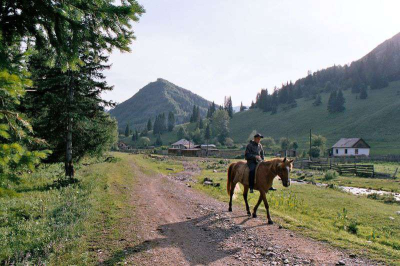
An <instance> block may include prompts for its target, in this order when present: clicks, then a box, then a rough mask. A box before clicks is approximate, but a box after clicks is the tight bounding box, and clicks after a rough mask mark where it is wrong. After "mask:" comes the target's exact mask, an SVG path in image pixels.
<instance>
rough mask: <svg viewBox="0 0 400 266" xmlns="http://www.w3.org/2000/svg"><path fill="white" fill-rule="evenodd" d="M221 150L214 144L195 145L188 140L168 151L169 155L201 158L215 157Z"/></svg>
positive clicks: (178, 143)
mask: <svg viewBox="0 0 400 266" xmlns="http://www.w3.org/2000/svg"><path fill="white" fill-rule="evenodd" d="M218 153H219V150H218V149H217V148H216V146H215V145H214V144H208V145H207V144H201V145H195V144H194V143H193V142H191V141H188V140H186V139H181V140H179V141H177V142H175V143H173V144H171V148H169V149H168V154H169V155H178V156H188V157H200V156H215V155H217V154H218Z"/></svg>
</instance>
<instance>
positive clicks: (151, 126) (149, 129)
mask: <svg viewBox="0 0 400 266" xmlns="http://www.w3.org/2000/svg"><path fill="white" fill-rule="evenodd" d="M152 129H153V125H152V123H151V118H149V120H148V121H147V130H148V131H151V130H152Z"/></svg>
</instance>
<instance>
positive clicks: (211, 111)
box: [207, 102, 217, 118]
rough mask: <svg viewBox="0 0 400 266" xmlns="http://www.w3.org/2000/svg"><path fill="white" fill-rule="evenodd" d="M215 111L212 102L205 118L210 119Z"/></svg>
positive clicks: (215, 108) (215, 107)
mask: <svg viewBox="0 0 400 266" xmlns="http://www.w3.org/2000/svg"><path fill="white" fill-rule="evenodd" d="M216 110H217V106H216V105H215V103H214V102H212V104H211V105H210V106H209V107H208V111H207V118H211V117H212V116H213V114H214V112H215V111H216Z"/></svg>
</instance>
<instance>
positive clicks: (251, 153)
mask: <svg viewBox="0 0 400 266" xmlns="http://www.w3.org/2000/svg"><path fill="white" fill-rule="evenodd" d="M257 155H258V156H260V158H261V159H260V160H258V161H257V159H256V156H257ZM244 158H245V159H246V160H247V163H259V162H261V161H263V160H264V150H263V147H262V145H261V143H257V142H255V141H254V140H251V141H250V143H249V144H247V147H246V151H245V153H244Z"/></svg>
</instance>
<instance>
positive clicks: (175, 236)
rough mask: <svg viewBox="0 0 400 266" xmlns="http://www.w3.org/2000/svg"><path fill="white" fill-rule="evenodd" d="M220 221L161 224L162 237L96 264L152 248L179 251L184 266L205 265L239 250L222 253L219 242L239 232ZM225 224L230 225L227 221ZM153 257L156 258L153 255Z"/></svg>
mask: <svg viewBox="0 0 400 266" xmlns="http://www.w3.org/2000/svg"><path fill="white" fill-rule="evenodd" d="M224 220H225V219H224V218H219V219H216V218H215V215H214V214H209V215H204V216H201V217H199V218H196V219H188V220H187V221H183V222H178V223H170V224H164V225H161V226H159V227H158V228H157V231H158V232H160V233H161V235H162V237H159V238H155V239H151V240H145V241H143V242H141V243H140V244H138V245H136V246H133V247H127V248H125V249H123V250H120V251H118V252H116V253H114V254H113V255H112V256H111V257H110V258H109V259H108V260H107V261H104V262H103V263H101V264H100V265H114V264H116V263H118V262H121V261H124V260H125V259H127V258H128V257H132V256H134V255H135V254H137V253H141V252H144V251H150V250H154V249H156V248H179V249H180V252H181V253H182V254H183V256H184V258H185V260H186V262H187V263H188V264H190V265H198V264H209V263H211V262H213V261H217V260H219V259H221V258H224V257H227V256H230V255H232V254H235V253H237V252H239V251H240V250H241V248H233V249H226V248H225V249H224V250H222V248H221V243H222V242H224V241H225V240H227V239H229V238H230V237H231V236H232V235H234V234H236V233H238V232H239V231H241V229H240V228H239V227H237V226H233V227H230V226H227V227H226V226H221V225H223V224H224ZM225 222H226V223H232V222H231V221H227V220H226V221H225ZM153 254H154V256H157V255H156V254H157V253H153Z"/></svg>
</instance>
